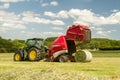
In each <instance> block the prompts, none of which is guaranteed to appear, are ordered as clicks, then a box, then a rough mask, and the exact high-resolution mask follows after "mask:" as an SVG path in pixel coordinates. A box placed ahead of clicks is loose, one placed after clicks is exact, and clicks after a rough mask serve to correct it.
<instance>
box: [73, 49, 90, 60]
mask: <svg viewBox="0 0 120 80" xmlns="http://www.w3.org/2000/svg"><path fill="white" fill-rule="evenodd" d="M75 61H76V62H91V61H92V54H91V52H89V51H87V50H79V51H77V52H76V53H75Z"/></svg>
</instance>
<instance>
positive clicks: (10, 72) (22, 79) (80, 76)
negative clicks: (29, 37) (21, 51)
mask: <svg viewBox="0 0 120 80" xmlns="http://www.w3.org/2000/svg"><path fill="white" fill-rule="evenodd" d="M108 53H109V51H108V52H105V54H104V53H101V52H99V51H98V52H96V51H95V52H93V56H94V57H93V61H92V62H90V63H75V62H67V63H57V62H42V61H39V62H27V61H22V62H14V61H13V59H12V58H13V53H5V54H1V53H0V80H120V57H119V56H117V55H118V54H119V52H111V53H110V55H114V56H110V57H109V56H108ZM99 54H102V56H100V57H99ZM103 54H104V55H103ZM106 54H107V55H106ZM115 54H116V55H115Z"/></svg>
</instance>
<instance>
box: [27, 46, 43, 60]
mask: <svg viewBox="0 0 120 80" xmlns="http://www.w3.org/2000/svg"><path fill="white" fill-rule="evenodd" d="M28 59H29V60H30V61H39V60H41V54H40V50H38V49H37V48H35V47H32V48H31V49H29V51H28Z"/></svg>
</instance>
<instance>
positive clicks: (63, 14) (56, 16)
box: [44, 10, 69, 18]
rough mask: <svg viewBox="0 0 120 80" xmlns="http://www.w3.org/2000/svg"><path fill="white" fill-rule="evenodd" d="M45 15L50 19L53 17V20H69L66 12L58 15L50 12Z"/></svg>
mask: <svg viewBox="0 0 120 80" xmlns="http://www.w3.org/2000/svg"><path fill="white" fill-rule="evenodd" d="M44 15H45V16H49V17H52V18H68V17H69V16H68V14H67V12H66V11H63V10H62V11H60V12H58V13H57V14H55V13H53V12H50V11H45V12H44Z"/></svg>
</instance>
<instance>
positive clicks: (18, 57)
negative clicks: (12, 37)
mask: <svg viewBox="0 0 120 80" xmlns="http://www.w3.org/2000/svg"><path fill="white" fill-rule="evenodd" d="M13 59H14V61H23V60H24V56H23V52H22V51H21V50H18V51H16V52H15V54H14V58H13Z"/></svg>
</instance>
